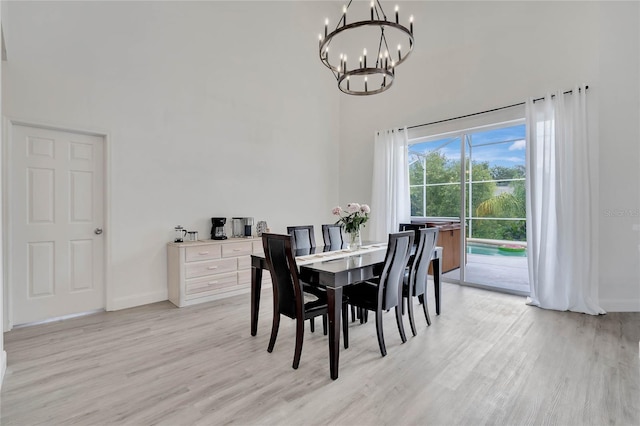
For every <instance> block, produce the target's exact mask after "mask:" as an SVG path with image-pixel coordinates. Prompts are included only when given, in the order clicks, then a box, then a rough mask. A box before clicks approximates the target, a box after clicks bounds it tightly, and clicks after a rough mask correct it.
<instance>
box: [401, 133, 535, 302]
mask: <svg viewBox="0 0 640 426" xmlns="http://www.w3.org/2000/svg"><path fill="white" fill-rule="evenodd" d="M412 142H413V143H411V145H410V147H409V166H410V167H409V170H410V188H411V189H410V190H411V213H412V220H414V221H422V222H426V223H428V224H430V225H432V226H439V227H440V239H439V245H441V246H443V248H444V259H443V272H444V277H445V278H446V279H449V280H451V281H457V282H460V283H463V284H470V285H477V286H483V287H491V288H499V289H502V290H505V291H509V292H514V293H518V294H528V292H529V283H528V271H527V260H526V219H525V216H526V215H525V203H526V194H525V148H526V146H525V126H524V122H522V121H516V122H509V123H504V124H499V125H495V126H485V127H483V128H479V129H472V130H466V131H460V132H454V133H449V134H446V135H439V136H433V137H430V138H425V139H419V140H414V141H412ZM463 189H464V190H463Z"/></svg>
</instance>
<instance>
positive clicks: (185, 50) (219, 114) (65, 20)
mask: <svg viewBox="0 0 640 426" xmlns="http://www.w3.org/2000/svg"><path fill="white" fill-rule="evenodd" d="M325 6H326V5H324V4H322V3H318V4H314V3H304V2H302V3H298V2H267V3H265V2H10V4H9V5H8V8H9V11H10V16H11V20H10V22H9V28H8V33H7V47H8V48H9V50H10V51H11V55H10V60H9V61H8V62H7V63H6V64H5V69H4V75H3V78H4V83H5V85H4V86H5V89H6V90H5V93H4V96H3V102H4V107H5V108H4V113H5V114H6V116H7V117H10V118H18V119H22V120H28V121H33V122H37V123H46V124H52V125H57V126H68V127H70V128H80V129H88V130H94V131H104V132H107V133H108V134H109V143H110V147H111V148H110V157H111V167H110V169H109V174H110V180H109V184H110V193H111V203H110V208H109V214H110V216H111V222H110V223H108V224H105V232H106V233H109V236H110V238H111V242H112V245H111V248H110V256H111V261H112V264H111V269H110V271H109V273H110V282H109V285H110V286H111V288H112V291H111V296H112V297H111V299H110V300H108V302H107V303H108V308H110V309H119V308H124V307H129V306H134V305H138V304H144V303H149V302H153V301H159V300H166V298H167V284H166V248H165V244H166V243H167V242H168V241H169V240H171V239H172V238H173V232H172V230H173V227H174V226H175V225H178V224H181V225H183V226H184V227H185V228H187V229H189V230H197V231H198V232H199V233H200V235H201V237H204V238H207V237H208V235H209V232H210V226H211V222H210V218H211V217H213V216H224V217H231V216H253V217H255V219H256V221H257V220H266V221H267V222H268V224H269V225H270V227H271V229H272V231H274V232H285V227H286V226H287V225H302V224H315V225H316V226H318V227H319V225H320V224H321V223H327V222H329V221H331V220H332V217H331V214H330V209H331V207H333V206H334V205H335V204H336V203H337V201H338V197H337V186H338V162H337V157H338V134H339V128H338V123H339V117H338V102H339V97H338V93H337V92H336V91H335V90H330V89H332V87H331V86H330V81H329V80H328V79H329V77H330V73H328V71H327V70H326V69H324V67H322V66H321V64H320V61H319V60H318V57H317V52H316V50H315V47H316V45H317V32H318V28H321V25H322V20H321V18H318V16H324V14H325V13H326V12H324V11H323V9H325ZM322 82H325V83H326V84H325V85H323V84H322ZM318 236H320V238H321V233H320V232H318Z"/></svg>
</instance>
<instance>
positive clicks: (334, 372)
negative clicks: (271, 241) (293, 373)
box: [251, 242, 442, 380]
mask: <svg viewBox="0 0 640 426" xmlns="http://www.w3.org/2000/svg"><path fill="white" fill-rule="evenodd" d="M386 251H387V244H386V243H376V242H367V243H364V244H363V245H362V246H361V247H360V248H358V249H356V250H351V249H348V248H343V247H341V246H340V247H316V248H312V249H305V250H302V251H296V253H295V254H296V263H297V266H298V270H299V279H300V280H301V281H303V282H305V283H308V284H311V285H315V286H318V287H322V288H325V289H326V291H327V303H328V328H329V330H328V334H329V371H330V376H331V379H333V380H335V379H337V378H338V370H339V358H340V326H341V324H340V321H341V317H340V315H341V308H342V295H343V288H344V287H345V286H348V285H351V284H354V283H357V282H360V281H363V280H367V279H371V278H373V277H375V276H378V275H380V273H381V272H382V269H383V267H384V261H385V256H386ZM441 258H442V247H436V248H435V250H434V254H433V256H432V259H431V260H432V265H433V274H434V275H433V277H434V280H433V282H434V296H435V302H436V314H437V315H439V314H440V305H441V304H440V293H441V291H440V290H441V278H442V277H441V268H440V260H441ZM263 271H267V272H268V265H267V262H266V259H265V256H264V254H254V255H252V256H251V335H252V336H255V335H256V334H257V332H258V312H259V310H260V292H261V289H262V273H263ZM424 303H426V299H425V300H424Z"/></svg>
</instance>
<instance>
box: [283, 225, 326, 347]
mask: <svg viewBox="0 0 640 426" xmlns="http://www.w3.org/2000/svg"><path fill="white" fill-rule="evenodd" d="M287 234H289V235H291V236H292V237H293V243H294V244H293V250H294V252H293V253H294V254H295V255H296V256H304V255H309V254H313V250H314V249H315V247H316V236H315V231H314V229H313V225H303V226H287ZM302 285H303V287H304V290H305V291H306V292H309V293H312V294H314V295H316V296H325V297H326V291H325V290H324V289H322V288H319V287H315V286H310V285H308V284H307V283H302ZM309 326H310V327H311V332H312V333H313V332H314V331H315V321H314V320H313V319H312V320H311V321H310V322H309ZM322 328H323V330H324V334H325V335H326V334H327V317H326V316H323V317H322Z"/></svg>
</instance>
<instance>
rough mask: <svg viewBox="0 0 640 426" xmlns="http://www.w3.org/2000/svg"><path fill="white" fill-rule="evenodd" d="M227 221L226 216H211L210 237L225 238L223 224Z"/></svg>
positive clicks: (215, 238) (214, 238) (213, 238)
mask: <svg viewBox="0 0 640 426" xmlns="http://www.w3.org/2000/svg"><path fill="white" fill-rule="evenodd" d="M225 223H227V218H226V217H212V218H211V239H212V240H226V239H227V235H226V233H225V232H224V224H225Z"/></svg>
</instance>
